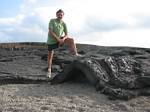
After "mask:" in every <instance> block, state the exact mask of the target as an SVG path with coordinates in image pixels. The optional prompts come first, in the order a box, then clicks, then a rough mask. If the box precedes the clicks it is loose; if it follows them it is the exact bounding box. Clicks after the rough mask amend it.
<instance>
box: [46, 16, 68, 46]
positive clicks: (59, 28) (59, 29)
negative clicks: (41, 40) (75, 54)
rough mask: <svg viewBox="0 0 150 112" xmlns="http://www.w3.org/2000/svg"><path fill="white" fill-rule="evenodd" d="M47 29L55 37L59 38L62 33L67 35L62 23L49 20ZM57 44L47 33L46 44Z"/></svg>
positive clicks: (65, 27)
mask: <svg viewBox="0 0 150 112" xmlns="http://www.w3.org/2000/svg"><path fill="white" fill-rule="evenodd" d="M49 28H50V29H51V30H52V31H53V32H54V33H55V34H56V35H57V37H59V38H60V37H61V36H62V35H63V33H67V26H66V24H65V23H64V22H63V21H59V20H57V19H51V20H50V22H49ZM55 43H57V41H56V39H55V38H54V37H52V35H51V34H50V33H48V38H47V44H55Z"/></svg>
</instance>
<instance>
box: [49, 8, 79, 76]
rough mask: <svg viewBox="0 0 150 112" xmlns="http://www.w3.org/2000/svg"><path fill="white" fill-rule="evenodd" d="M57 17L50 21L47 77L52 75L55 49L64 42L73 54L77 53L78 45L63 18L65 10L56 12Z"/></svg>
mask: <svg viewBox="0 0 150 112" xmlns="http://www.w3.org/2000/svg"><path fill="white" fill-rule="evenodd" d="M56 17H57V18H55V19H51V20H50V22H49V31H48V39H47V45H48V74H47V77H48V78H50V77H51V68H52V59H53V55H54V49H56V48H58V47H60V46H61V45H63V44H66V45H68V46H69V47H70V53H72V54H73V55H78V54H77V49H76V45H75V43H74V40H73V39H72V38H70V37H68V31H67V26H66V23H65V22H64V21H63V20H62V19H63V17H64V12H63V10H61V9H59V10H58V11H57V12H56ZM63 34H64V36H63Z"/></svg>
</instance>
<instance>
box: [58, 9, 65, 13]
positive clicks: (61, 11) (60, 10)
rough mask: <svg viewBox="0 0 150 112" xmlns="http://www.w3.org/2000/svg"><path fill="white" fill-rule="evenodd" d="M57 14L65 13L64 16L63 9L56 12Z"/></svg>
mask: <svg viewBox="0 0 150 112" xmlns="http://www.w3.org/2000/svg"><path fill="white" fill-rule="evenodd" d="M57 13H63V14H65V13H64V11H63V10H62V9H59V10H58V11H57V12H56V14H57Z"/></svg>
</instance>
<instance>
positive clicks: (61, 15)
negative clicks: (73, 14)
mask: <svg viewBox="0 0 150 112" xmlns="http://www.w3.org/2000/svg"><path fill="white" fill-rule="evenodd" d="M63 16H64V13H62V12H59V13H57V14H56V17H57V18H58V19H60V20H61V19H62V18H63Z"/></svg>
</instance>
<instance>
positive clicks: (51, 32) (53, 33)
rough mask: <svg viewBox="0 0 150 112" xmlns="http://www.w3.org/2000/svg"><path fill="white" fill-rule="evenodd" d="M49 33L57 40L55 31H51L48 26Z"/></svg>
mask: <svg viewBox="0 0 150 112" xmlns="http://www.w3.org/2000/svg"><path fill="white" fill-rule="evenodd" d="M49 34H51V35H52V37H54V39H55V40H56V41H58V42H59V38H58V37H57V35H56V34H55V32H53V31H52V30H51V29H50V28H49Z"/></svg>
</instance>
